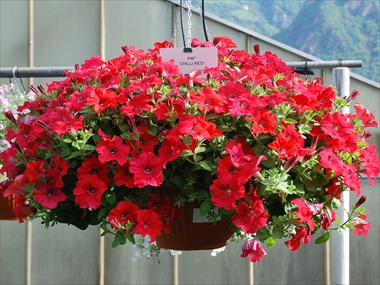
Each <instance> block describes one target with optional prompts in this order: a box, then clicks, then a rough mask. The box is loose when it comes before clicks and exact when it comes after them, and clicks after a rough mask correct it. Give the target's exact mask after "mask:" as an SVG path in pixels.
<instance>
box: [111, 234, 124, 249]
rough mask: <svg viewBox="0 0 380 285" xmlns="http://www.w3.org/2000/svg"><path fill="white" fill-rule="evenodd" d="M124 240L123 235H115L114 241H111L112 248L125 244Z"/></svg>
mask: <svg viewBox="0 0 380 285" xmlns="http://www.w3.org/2000/svg"><path fill="white" fill-rule="evenodd" d="M125 243H126V240H125V237H124V234H123V233H121V232H119V233H117V234H116V236H115V238H114V240H113V241H112V247H117V246H118V245H120V244H125Z"/></svg>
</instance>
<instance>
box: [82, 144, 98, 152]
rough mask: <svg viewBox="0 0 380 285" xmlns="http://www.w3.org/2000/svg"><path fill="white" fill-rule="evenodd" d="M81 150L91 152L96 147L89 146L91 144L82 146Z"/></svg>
mask: <svg viewBox="0 0 380 285" xmlns="http://www.w3.org/2000/svg"><path fill="white" fill-rule="evenodd" d="M82 149H84V150H90V151H93V150H95V149H96V147H95V146H94V145H91V144H85V145H84V146H82Z"/></svg>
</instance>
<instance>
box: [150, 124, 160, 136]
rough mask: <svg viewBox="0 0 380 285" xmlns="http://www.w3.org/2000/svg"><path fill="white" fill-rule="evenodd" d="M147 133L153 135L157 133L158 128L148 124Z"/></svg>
mask: <svg viewBox="0 0 380 285" xmlns="http://www.w3.org/2000/svg"><path fill="white" fill-rule="evenodd" d="M148 134H150V135H152V136H155V135H157V134H158V128H157V127H156V126H150V127H149V129H148Z"/></svg>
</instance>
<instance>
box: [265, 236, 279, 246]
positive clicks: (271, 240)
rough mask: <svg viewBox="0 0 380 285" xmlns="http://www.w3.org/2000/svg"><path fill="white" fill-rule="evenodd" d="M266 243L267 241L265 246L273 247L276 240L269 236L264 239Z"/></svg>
mask: <svg viewBox="0 0 380 285" xmlns="http://www.w3.org/2000/svg"><path fill="white" fill-rule="evenodd" d="M266 243H267V246H269V247H273V246H275V245H276V243H277V241H276V240H275V239H274V238H272V237H269V238H267V239H266Z"/></svg>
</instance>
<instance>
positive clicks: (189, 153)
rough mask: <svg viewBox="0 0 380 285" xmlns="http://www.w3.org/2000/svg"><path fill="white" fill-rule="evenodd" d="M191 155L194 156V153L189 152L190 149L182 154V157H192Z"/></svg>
mask: <svg viewBox="0 0 380 285" xmlns="http://www.w3.org/2000/svg"><path fill="white" fill-rule="evenodd" d="M191 155H193V152H192V151H191V150H189V149H187V150H184V151H183V152H181V154H180V156H181V157H187V156H191Z"/></svg>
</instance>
